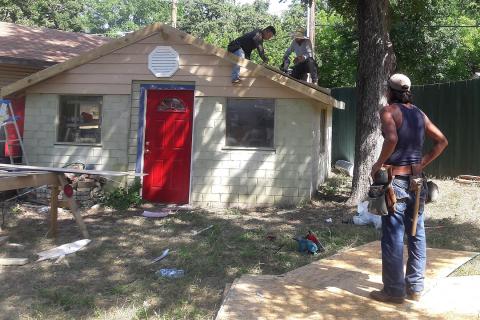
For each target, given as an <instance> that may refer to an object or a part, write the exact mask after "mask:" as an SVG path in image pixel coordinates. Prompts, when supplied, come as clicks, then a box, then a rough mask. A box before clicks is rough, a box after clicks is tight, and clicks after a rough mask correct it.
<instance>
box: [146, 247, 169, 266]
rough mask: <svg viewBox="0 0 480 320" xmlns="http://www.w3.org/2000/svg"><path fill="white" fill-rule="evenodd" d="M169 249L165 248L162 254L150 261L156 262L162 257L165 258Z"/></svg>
mask: <svg viewBox="0 0 480 320" xmlns="http://www.w3.org/2000/svg"><path fill="white" fill-rule="evenodd" d="M169 251H170V249H165V250H164V251H163V253H162V255H160V256H158V257H156V258H155V259H153V260H152V261H151V262H150V263H155V262H158V261H160V260H162V259H163V258H165V257H166V256H167V255H168V252H169Z"/></svg>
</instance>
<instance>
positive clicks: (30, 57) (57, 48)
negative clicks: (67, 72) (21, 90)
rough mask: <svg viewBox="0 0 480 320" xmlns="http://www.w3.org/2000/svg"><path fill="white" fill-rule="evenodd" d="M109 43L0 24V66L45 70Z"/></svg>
mask: <svg viewBox="0 0 480 320" xmlns="http://www.w3.org/2000/svg"><path fill="white" fill-rule="evenodd" d="M110 40H111V39H109V38H106V37H100V36H96V35H92V34H86V33H79V32H66V31H60V30H55V29H48V28H35V27H27V26H22V25H18V24H15V23H9V22H0V42H1V43H2V46H0V63H2V62H3V63H10V64H29V65H36V66H39V67H47V66H50V65H52V64H56V63H60V62H64V61H66V60H68V59H70V58H73V57H75V56H78V55H79V54H81V53H84V52H86V51H88V50H91V49H93V48H97V47H99V46H101V45H103V44H105V43H107V42H109V41H110Z"/></svg>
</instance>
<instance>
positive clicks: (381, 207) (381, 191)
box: [368, 185, 388, 216]
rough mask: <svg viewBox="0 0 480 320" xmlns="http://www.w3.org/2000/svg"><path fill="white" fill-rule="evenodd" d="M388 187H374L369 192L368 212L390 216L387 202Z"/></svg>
mask: <svg viewBox="0 0 480 320" xmlns="http://www.w3.org/2000/svg"><path fill="white" fill-rule="evenodd" d="M386 195H387V186H385V185H372V186H370V189H369V191H368V212H370V213H373V214H376V215H379V216H385V215H388V206H387V201H386Z"/></svg>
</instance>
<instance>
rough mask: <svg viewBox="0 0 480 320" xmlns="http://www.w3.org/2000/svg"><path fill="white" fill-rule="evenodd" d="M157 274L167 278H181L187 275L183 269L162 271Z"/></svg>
mask: <svg viewBox="0 0 480 320" xmlns="http://www.w3.org/2000/svg"><path fill="white" fill-rule="evenodd" d="M155 274H156V275H157V276H160V277H165V278H181V277H183V276H184V275H185V271H184V270H182V269H160V270H158V271H157V272H155Z"/></svg>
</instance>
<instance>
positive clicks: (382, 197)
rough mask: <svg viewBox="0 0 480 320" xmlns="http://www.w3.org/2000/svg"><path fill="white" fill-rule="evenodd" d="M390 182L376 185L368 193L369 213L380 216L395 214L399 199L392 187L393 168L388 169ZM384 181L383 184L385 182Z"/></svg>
mask: <svg viewBox="0 0 480 320" xmlns="http://www.w3.org/2000/svg"><path fill="white" fill-rule="evenodd" d="M387 172H388V180H387V183H386V184H374V185H371V186H370V189H369V191H368V211H369V212H371V213H373V214H377V215H380V216H385V215H388V214H389V213H394V212H395V203H397V197H396V196H395V191H394V190H393V187H392V181H393V175H392V170H391V168H389V169H387ZM384 181H385V179H383V181H382V182H384Z"/></svg>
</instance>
